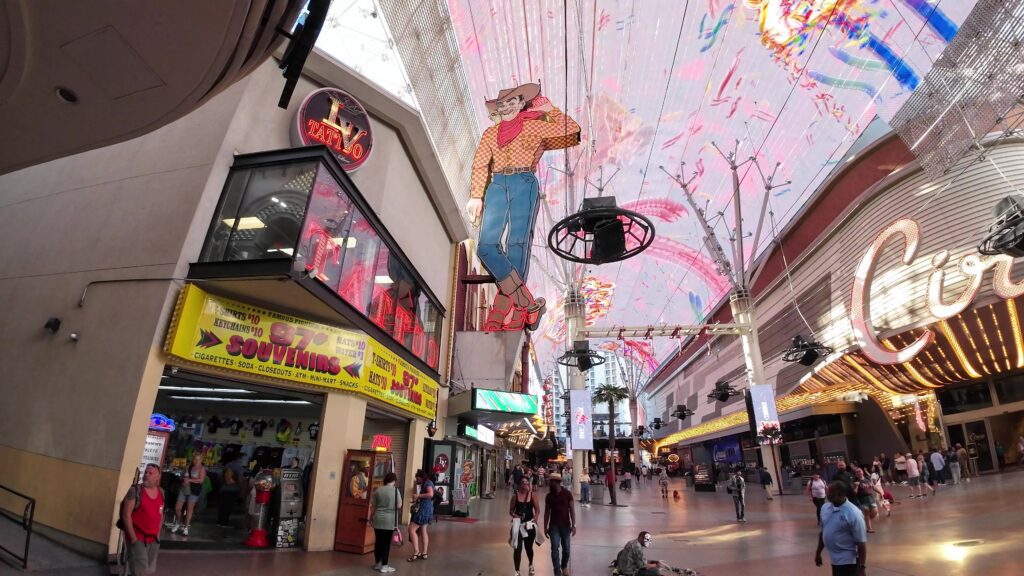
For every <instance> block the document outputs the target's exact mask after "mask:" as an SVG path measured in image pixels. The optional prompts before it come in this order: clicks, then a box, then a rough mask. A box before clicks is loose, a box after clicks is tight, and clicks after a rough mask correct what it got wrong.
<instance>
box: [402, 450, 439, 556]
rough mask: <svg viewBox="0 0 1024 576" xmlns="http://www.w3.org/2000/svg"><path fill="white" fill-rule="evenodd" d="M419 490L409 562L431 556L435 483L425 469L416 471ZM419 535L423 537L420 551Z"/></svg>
mask: <svg viewBox="0 0 1024 576" xmlns="http://www.w3.org/2000/svg"><path fill="white" fill-rule="evenodd" d="M416 484H417V485H418V486H419V492H418V493H417V494H416V495H415V496H413V507H412V520H410V522H409V542H412V556H410V557H408V558H406V561H407V562H415V561H417V560H427V559H429V558H430V554H429V552H430V536H429V535H428V534H427V526H428V525H430V523H431V521H433V520H434V483H433V482H432V481H431V480H430V476H428V475H427V473H426V472H424V471H423V470H417V471H416ZM419 536H422V537H423V548H422V550H423V552H420V541H419Z"/></svg>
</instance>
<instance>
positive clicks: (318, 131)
mask: <svg viewBox="0 0 1024 576" xmlns="http://www.w3.org/2000/svg"><path fill="white" fill-rule="evenodd" d="M292 136H293V139H295V140H297V141H298V142H296V143H297V144H299V143H301V144H302V145H304V146H312V145H315V144H323V145H324V146H327V147H328V148H330V149H331V152H333V153H334V156H335V158H337V159H338V162H340V163H341V167H342V168H344V169H345V171H346V172H351V171H353V170H355V169H356V168H359V167H360V166H362V165H363V163H364V162H366V159H367V158H369V156H370V151H371V150H372V149H373V131H372V130H371V128H370V115H369V114H367V113H366V109H365V108H363V105H362V104H360V103H359V101H358V100H356V99H355V98H353V97H352V96H350V95H349V94H348V93H347V92H344V91H342V90H339V89H337V88H321V89H319V90H314V91H313V92H311V93H310V94H309V95H308V96H306V99H305V100H303V101H302V105H301V106H299V111H298V113H297V114H296V115H295V127H294V132H293V133H292Z"/></svg>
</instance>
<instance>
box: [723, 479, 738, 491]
mask: <svg viewBox="0 0 1024 576" xmlns="http://www.w3.org/2000/svg"><path fill="white" fill-rule="evenodd" d="M738 489H739V486H737V485H736V477H735V476H733V477H732V478H729V481H728V482H726V483H725V491H726V493H728V494H733V493H734V492H736V491H737V490H738Z"/></svg>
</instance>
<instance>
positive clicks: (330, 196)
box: [200, 149, 441, 369]
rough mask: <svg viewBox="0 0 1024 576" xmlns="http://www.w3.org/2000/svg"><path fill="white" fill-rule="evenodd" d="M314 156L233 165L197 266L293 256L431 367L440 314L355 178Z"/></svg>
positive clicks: (298, 268) (297, 264)
mask: <svg viewBox="0 0 1024 576" xmlns="http://www.w3.org/2000/svg"><path fill="white" fill-rule="evenodd" d="M328 164H329V161H325V160H324V159H323V158H321V156H320V155H319V154H317V153H316V151H315V149H314V150H313V152H311V153H310V154H309V155H307V157H305V158H302V157H301V156H298V157H295V158H292V159H290V160H283V161H282V160H279V161H277V162H275V163H273V164H270V165H266V163H264V164H263V165H254V166H250V165H247V164H246V163H244V162H242V163H241V164H240V163H239V162H238V161H237V160H236V165H235V166H234V167H233V168H232V171H231V174H230V176H229V177H228V180H227V184H226V185H225V188H224V192H223V194H222V196H221V202H220V206H219V208H218V211H217V215H216V216H215V218H214V221H213V224H212V226H211V229H210V233H209V235H208V237H207V241H206V245H205V246H204V248H203V253H202V256H201V258H200V261H201V262H235V261H244V260H266V259H274V258H290V259H291V260H292V261H293V263H294V264H293V265H294V269H295V270H296V271H299V272H304V273H306V274H308V275H309V276H310V277H312V278H315V279H317V280H318V281H320V282H322V283H323V284H324V285H326V286H327V287H329V288H330V289H331V290H332V291H333V292H334V293H336V294H337V295H338V296H340V297H341V298H342V299H343V300H344V301H345V302H347V303H348V304H349V305H351V306H352V307H353V308H355V309H356V310H358V311H359V312H360V313H361V314H363V315H364V316H366V317H367V318H369V319H370V320H371V321H372V322H373V323H374V324H376V325H377V326H378V327H380V328H381V329H383V330H384V331H385V332H387V333H388V334H389V335H390V336H391V337H393V338H394V339H395V340H396V341H398V342H399V343H401V344H402V346H404V347H405V348H406V349H408V350H410V351H412V353H413V354H415V355H416V356H417V357H418V358H420V359H421V360H423V361H424V362H426V363H427V365H428V366H430V367H431V368H435V369H436V368H437V366H438V360H439V356H440V337H441V311H440V308H439V306H437V305H436V304H435V303H434V301H433V300H432V299H431V298H430V297H429V296H428V294H427V291H426V290H425V288H424V286H423V285H422V283H421V282H420V281H419V280H418V277H417V275H416V274H415V273H414V272H413V271H412V270H411V268H410V267H409V266H408V265H407V264H406V263H405V262H404V259H403V258H402V257H400V256H399V254H398V251H397V247H396V246H394V245H393V243H392V242H390V241H389V240H388V239H386V238H385V235H384V234H382V227H381V226H380V224H379V223H377V222H376V218H375V217H374V216H372V215H371V214H369V213H368V212H369V209H368V207H365V202H363V201H362V200H361V198H359V197H358V191H356V190H355V186H354V185H353V184H352V183H351V181H349V180H347V178H345V177H344V176H343V175H340V174H339V173H340V170H332V169H331V168H330V167H329V165H328Z"/></svg>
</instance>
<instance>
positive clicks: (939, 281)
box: [850, 219, 1024, 364]
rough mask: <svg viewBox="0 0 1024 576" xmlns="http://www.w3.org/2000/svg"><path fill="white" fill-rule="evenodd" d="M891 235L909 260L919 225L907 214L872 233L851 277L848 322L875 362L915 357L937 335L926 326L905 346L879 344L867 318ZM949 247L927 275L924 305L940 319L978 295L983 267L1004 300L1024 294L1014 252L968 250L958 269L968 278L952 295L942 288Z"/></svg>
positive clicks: (937, 256)
mask: <svg viewBox="0 0 1024 576" xmlns="http://www.w3.org/2000/svg"><path fill="white" fill-rule="evenodd" d="M895 236H902V237H903V240H904V243H905V244H904V247H903V256H902V261H903V264H904V265H906V266H909V265H911V264H913V262H914V259H915V257H916V256H917V250H918V247H919V245H920V241H921V227H920V226H919V225H918V224H917V222H915V221H913V220H910V219H902V220H897V221H896V222H893V223H892V224H890V225H889V226H888V227H886V228H885V230H882V232H881V233H880V234H879V235H878V236H877V237H876V238H875V240H874V242H872V243H871V246H870V247H869V248H868V251H867V252H866V253H865V254H864V258H862V259H861V261H860V265H859V266H857V272H856V274H855V275H854V278H853V298H852V301H851V303H850V323H851V324H852V326H853V336H854V339H855V340H856V342H857V344H858V345H859V346H860V347H861V352H862V353H863V354H864V356H866V357H867V358H868V359H869V360H871V361H873V362H876V363H878V364H902V363H905V362H909V361H911V360H913V359H914V358H915V357H916V356H917V355H918V354H920V353H921V351H922V350H924V349H925V348H927V347H928V346H929V345H930V344H931V343H932V342H934V341H935V332H933V331H932V330H930V329H928V328H925V330H924V332H923V333H922V334H921V335H920V336H918V337H917V339H916V340H914V342H913V343H911V344H909V345H907V346H905V347H903V348H895V347H893V348H890V347H889V346H887V345H886V344H883V343H882V342H881V341H880V340H879V339H878V335H877V333H876V332H875V328H874V326H873V325H872V324H871V283H872V280H873V279H874V276H875V268H876V267H877V265H878V256H879V254H881V252H882V248H883V247H884V246H885V245H886V243H887V242H888V241H889V240H890V239H891V238H893V237H895ZM948 262H949V251H948V250H942V251H940V252H938V253H936V254H935V255H934V256H932V261H931V266H932V272H931V273H930V274H929V275H928V296H927V304H928V311H929V312H930V313H931V315H932V316H934V317H935V318H936V319H938V320H947V319H949V318H952V317H954V316H956V315H957V314H959V313H961V312H963V311H964V310H966V309H967V307H968V306H970V304H971V302H973V301H974V299H975V298H976V297H977V296H978V292H979V291H980V290H981V283H982V281H983V280H984V277H985V272H987V271H988V270H989V269H992V270H993V276H992V288H993V291H994V292H995V293H996V295H997V296H999V297H1000V298H1003V299H1004V300H1008V299H1011V298H1016V297H1017V296H1021V295H1024V282H1021V283H1014V282H1013V281H1012V280H1011V276H1012V271H1013V258H1012V257H1010V256H1007V255H999V256H981V255H979V254H968V255H967V256H964V257H963V258H961V259H960V264H959V269H960V273H961V274H962V275H963V276H965V277H966V278H967V286H966V288H964V290H963V292H961V293H960V294H958V295H957V296H956V297H955V298H953V299H952V300H947V297H948V296H949V295H947V294H945V282H946V271H945V266H946V264H947V263H948Z"/></svg>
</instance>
